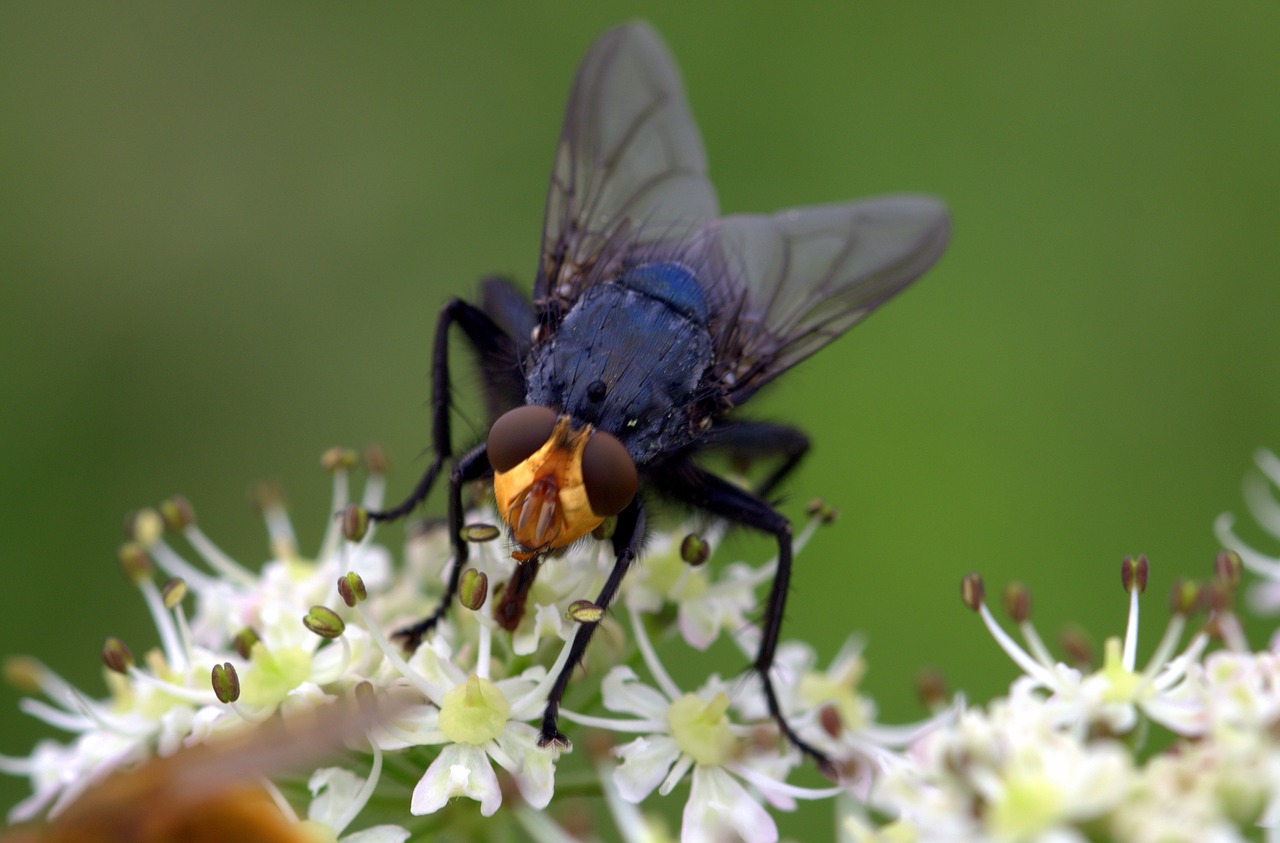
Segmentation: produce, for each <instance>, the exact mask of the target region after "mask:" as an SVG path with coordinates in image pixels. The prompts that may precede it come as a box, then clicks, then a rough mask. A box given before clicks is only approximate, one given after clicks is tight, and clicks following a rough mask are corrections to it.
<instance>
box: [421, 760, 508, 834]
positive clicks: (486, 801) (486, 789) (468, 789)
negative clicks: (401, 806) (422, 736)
mask: <svg viewBox="0 0 1280 843" xmlns="http://www.w3.org/2000/svg"><path fill="white" fill-rule="evenodd" d="M455 796H466V797H467V798H469V799H474V800H476V801H477V802H479V803H480V813H481V814H483V815H484V816H486V817H491V816H493V813H494V812H495V811H497V810H498V806H499V805H501V804H502V791H501V790H500V789H499V788H498V777H497V775H496V774H494V772H493V766H492V765H491V764H490V763H489V758H488V756H486V755H485V754H484V751H483V750H481V749H480V747H478V746H467V745H464V744H450V745H449V746H446V747H445V748H444V749H443V750H441V751H440V755H439V756H437V757H436V760H435V761H432V762H431V766H430V767H428V768H427V772H426V773H424V774H423V776H422V779H421V780H419V781H418V784H417V786H416V787H415V788H414V789H413V798H412V799H411V800H410V802H409V811H410V813H412V814H414V815H416V816H421V815H423V814H433V813H435V812H436V811H438V810H440V809H441V808H443V807H444V806H445V803H446V802H448V801H449V800H450V799H452V798H453V797H455Z"/></svg>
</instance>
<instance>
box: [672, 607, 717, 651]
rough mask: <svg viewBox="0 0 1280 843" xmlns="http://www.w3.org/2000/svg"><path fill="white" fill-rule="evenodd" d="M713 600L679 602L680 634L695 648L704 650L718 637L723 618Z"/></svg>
mask: <svg viewBox="0 0 1280 843" xmlns="http://www.w3.org/2000/svg"><path fill="white" fill-rule="evenodd" d="M719 610H720V606H719V605H718V604H717V603H716V602H715V601H714V600H686V601H684V602H683V603H681V604H680V612H679V621H680V635H681V636H683V637H684V640H685V643H686V644H688V645H689V646H690V647H693V648H694V649H695V650H705V649H707V648H708V647H710V646H711V645H712V644H714V643H715V640H716V639H717V638H719V637H720V624H721V621H722V620H723V617H722V613H721V612H720V611H719Z"/></svg>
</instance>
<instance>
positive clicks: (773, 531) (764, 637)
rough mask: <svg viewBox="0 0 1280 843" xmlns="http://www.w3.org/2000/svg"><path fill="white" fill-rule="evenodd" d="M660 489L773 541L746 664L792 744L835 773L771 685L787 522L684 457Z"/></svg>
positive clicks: (784, 583)
mask: <svg viewBox="0 0 1280 843" xmlns="http://www.w3.org/2000/svg"><path fill="white" fill-rule="evenodd" d="M659 482H660V484H661V486H662V488H663V490H664V491H665V492H666V493H667V494H669V495H670V496H672V497H674V498H676V499H679V500H684V501H686V502H687V503H690V504H692V505H693V506H695V507H697V508H698V509H700V510H703V511H705V512H709V513H711V514H712V515H717V516H719V517H721V518H724V519H725V520H727V521H732V522H734V523H735V524H741V525H742V526H744V527H749V528H752V529H756V530H761V531H762V532H765V533H768V534H770V535H772V536H773V537H774V538H775V539H777V542H778V567H777V570H776V571H775V572H774V575H773V584H772V586H770V588H769V597H768V601H767V602H766V603H765V612H764V626H763V628H762V630H761V636H760V646H759V649H758V650H757V651H756V658H755V661H754V662H753V663H752V667H754V668H755V670H756V672H757V673H759V674H760V684H761V686H762V687H763V689H764V698H765V703H766V705H767V706H768V708H769V714H770V715H771V716H772V717H773V719H774V722H776V723H777V724H778V729H779V730H780V731H781V732H782V734H783V735H784V736H785V737H786V739H787V740H788V741H790V742H791V743H792V744H793V745H794V746H795V747H796V749H799V750H800V751H801V752H803V753H804V754H805V755H808V756H809V757H810V758H812V759H813V760H814V762H815V763H816V764H817V765H818V769H820V770H821V771H822V772H823V773H824V774H826V775H828V776H831V777H832V778H834V777H835V767H834V766H833V765H832V763H831V760H830V759H829V758H827V756H826V754H825V753H823V752H822V751H821V750H819V749H817V748H816V747H814V746H813V745H812V744H810V743H808V742H807V741H805V740H804V739H803V738H801V737H800V736H799V735H798V734H797V733H796V731H795V729H793V728H792V727H791V724H790V723H788V722H787V719H786V716H785V715H784V714H783V711H782V706H781V704H780V703H779V702H778V693H777V690H776V689H775V687H774V681H773V676H772V675H771V671H772V670H773V661H774V656H775V655H776V654H777V649H778V635H779V633H780V632H781V631H782V618H783V615H784V614H785V612H786V607H787V588H788V586H789V584H790V582H791V524H790V522H788V521H787V519H786V517H784V516H783V515H782V513H780V512H778V511H777V510H776V509H774V508H773V506H771V505H770V504H769V503H768V502H767V501H764V500H762V499H761V498H759V497H757V496H756V495H753V494H752V493H751V492H748V491H746V490H744V489H740V488H738V487H737V486H734V485H733V484H732V483H729V482H728V481H726V480H724V479H722V478H720V477H717V476H716V475H714V474H712V473H710V472H709V471H705V470H703V469H701V468H699V467H697V466H696V465H694V464H693V463H692V462H690V461H688V460H685V461H683V462H680V463H677V464H675V465H673V466H671V467H670V468H668V470H667V471H665V472H664V473H663V476H662V477H661V478H660V481H659Z"/></svg>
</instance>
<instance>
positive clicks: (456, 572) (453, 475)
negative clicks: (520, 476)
mask: <svg viewBox="0 0 1280 843" xmlns="http://www.w3.org/2000/svg"><path fill="white" fill-rule="evenodd" d="M491 471H492V469H491V468H490V467H489V454H488V451H487V447H486V446H485V445H484V444H480V445H478V446H476V447H475V448H472V449H471V450H470V451H468V452H467V453H465V454H463V455H462V456H461V457H459V458H458V460H457V462H455V463H454V464H453V469H452V470H451V471H450V472H449V541H450V542H451V543H452V544H453V562H452V567H451V568H450V569H449V584H448V585H447V586H445V590H444V598H443V599H441V601H440V605H439V606H437V607H436V608H435V611H433V612H432V613H431V614H429V615H427V616H426V617H425V618H423V619H422V620H420V621H418V622H417V623H415V624H412V625H411V626H406V627H405V628H403V629H399V630H396V632H395V633H394V634H393V636H394V637H395V638H399V639H400V640H401V641H403V642H404V646H405V649H406V650H408V651H409V652H413V651H414V650H416V649H418V645H419V644H421V643H422V639H423V638H424V637H425V636H426V635H427V634H428V633H430V632H431V631H432V630H433V629H435V627H436V624H438V623H440V620H441V619H442V618H443V617H444V616H445V615H446V614H447V613H448V611H449V606H450V605H451V604H452V603H453V598H454V597H455V596H456V595H457V594H458V582H459V581H460V580H461V578H462V569H463V568H464V567H466V564H467V553H468V548H467V541H466V539H465V538H463V536H462V528H463V526H464V525H463V523H462V521H463V509H462V487H463V486H465V485H466V484H467V483H470V482H472V481H474V480H479V479H480V478H482V477H484V476H486V475H488V474H490V473H491Z"/></svg>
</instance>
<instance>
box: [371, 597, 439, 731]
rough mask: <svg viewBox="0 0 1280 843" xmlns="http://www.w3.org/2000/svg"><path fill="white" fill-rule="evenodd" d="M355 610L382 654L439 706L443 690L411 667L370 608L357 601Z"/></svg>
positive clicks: (411, 683)
mask: <svg viewBox="0 0 1280 843" xmlns="http://www.w3.org/2000/svg"><path fill="white" fill-rule="evenodd" d="M355 610H356V614H358V615H359V616H360V620H361V621H362V622H363V623H364V627H365V631H367V632H368V633H369V637H370V638H372V639H373V643H374V644H375V645H376V646H377V647H378V649H379V650H381V651H382V654H383V655H384V656H386V657H387V660H388V661H390V662H391V664H392V666H393V667H395V669H396V671H397V672H398V673H399V674H400V675H401V676H403V677H404V678H405V679H407V680H409V684H410V685H412V686H413V687H415V688H417V689H418V690H419V691H421V692H422V695H423V696H425V697H426V698H427V699H429V700H431V702H433V703H435V704H436V706H437V707H439V706H440V704H441V703H442V702H443V700H444V694H443V691H441V690H440V689H438V688H436V686H435V685H433V684H432V683H430V682H428V681H427V679H426V677H424V676H423V675H422V674H420V673H418V671H416V670H414V669H413V668H412V667H410V666H409V663H408V662H406V661H405V660H404V657H403V656H401V655H400V653H399V651H398V650H396V648H395V647H392V646H391V642H390V641H388V640H387V636H385V635H383V634H382V628H381V627H380V626H379V625H378V622H377V621H376V620H375V619H374V618H373V616H372V615H370V614H369V610H368V608H367V607H366V606H365V604H364V603H357V604H356V606H355ZM413 742H416V741H413Z"/></svg>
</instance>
